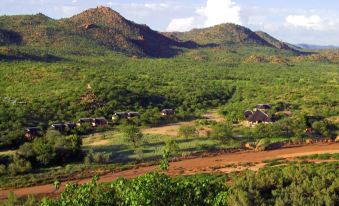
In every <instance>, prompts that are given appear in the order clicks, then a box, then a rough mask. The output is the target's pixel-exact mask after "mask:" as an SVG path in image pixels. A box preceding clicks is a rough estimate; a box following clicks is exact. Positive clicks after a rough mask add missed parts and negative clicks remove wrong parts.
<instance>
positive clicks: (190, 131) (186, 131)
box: [178, 125, 198, 138]
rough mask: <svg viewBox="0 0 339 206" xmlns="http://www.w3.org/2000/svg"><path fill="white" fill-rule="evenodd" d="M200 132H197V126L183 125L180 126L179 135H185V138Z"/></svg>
mask: <svg viewBox="0 0 339 206" xmlns="http://www.w3.org/2000/svg"><path fill="white" fill-rule="evenodd" d="M197 134H198V132H197V129H196V127H195V126H192V125H182V126H180V128H179V134H178V135H179V136H182V137H185V138H188V137H191V136H194V135H197Z"/></svg>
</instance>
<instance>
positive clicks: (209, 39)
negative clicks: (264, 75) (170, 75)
mask: <svg viewBox="0 0 339 206" xmlns="http://www.w3.org/2000/svg"><path fill="white" fill-rule="evenodd" d="M220 44H223V45H226V44H227V45H229V44H233V45H256V46H267V47H274V48H277V49H283V50H293V51H295V50H296V47H293V46H291V45H289V44H286V43H284V42H281V41H279V40H277V39H275V38H273V37H271V36H270V35H268V34H266V33H264V32H253V31H251V30H250V29H248V28H246V27H243V26H239V25H235V24H221V25H217V26H214V27H210V28H205V29H193V30H192V31H189V32H173V33H163V34H162V33H159V32H157V31H154V30H152V29H150V28H149V27H148V26H147V25H141V24H137V23H134V22H132V21H130V20H127V19H125V18H124V17H123V16H121V15H120V14H119V13H118V12H116V11H114V10H112V9H110V8H108V7H103V6H101V7H97V8H93V9H88V10H86V11H84V12H82V13H80V14H77V15H75V16H72V17H70V18H65V19H60V20H55V19H52V18H49V17H48V16H46V15H44V14H41V13H39V14H36V15H16V16H1V17H0V46H5V45H21V46H28V47H30V48H32V47H34V48H36V49H44V48H45V49H48V50H61V51H62V52H65V51H66V52H71V53H72V54H84V53H86V52H88V51H98V50H104V51H117V52H121V53H124V54H127V55H131V56H132V55H133V56H148V57H173V56H175V55H177V54H179V53H181V52H182V51H183V50H184V49H185V48H198V47H201V46H202V47H205V46H216V45H220Z"/></svg>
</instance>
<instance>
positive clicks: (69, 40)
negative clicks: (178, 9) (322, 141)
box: [0, 7, 339, 205]
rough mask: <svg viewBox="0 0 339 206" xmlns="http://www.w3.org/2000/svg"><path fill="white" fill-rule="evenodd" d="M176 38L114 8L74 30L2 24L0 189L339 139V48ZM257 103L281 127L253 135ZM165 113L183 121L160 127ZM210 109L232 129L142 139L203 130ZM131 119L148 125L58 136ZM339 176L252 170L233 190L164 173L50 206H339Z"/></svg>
mask: <svg viewBox="0 0 339 206" xmlns="http://www.w3.org/2000/svg"><path fill="white" fill-rule="evenodd" d="M207 34H208V35H207ZM165 35H167V36H170V37H171V38H169V37H166V36H164V34H160V33H158V32H155V31H152V30H151V29H149V28H148V27H146V26H144V25H138V24H135V23H133V22H131V21H128V20H126V19H124V18H123V17H122V16H120V15H119V14H118V13H116V12H114V11H112V10H111V9H109V8H103V7H100V8H96V9H91V10H88V11H85V12H83V13H81V14H79V15H76V16H74V17H71V18H68V19H62V20H53V19H51V18H49V17H47V16H45V15H43V14H37V15H31V16H21V15H19V16H12V17H9V16H2V17H0V152H3V153H4V155H1V156H0V174H1V176H0V184H1V186H2V187H17V186H23V185H31V184H36V183H51V182H54V181H55V180H56V179H60V180H62V179H64V180H65V179H68V178H70V176H72V177H73V178H79V177H84V176H86V177H88V176H92V175H93V171H100V172H107V171H111V170H113V169H117V168H120V169H121V168H124V167H131V166H132V165H134V164H135V163H137V162H140V161H147V160H159V159H161V158H162V161H161V165H162V166H161V169H163V170H166V169H167V168H168V163H169V158H170V157H174V156H180V155H181V156H186V155H189V154H191V153H194V152H201V151H206V150H212V149H227V148H234V147H240V145H244V143H248V142H253V143H255V146H256V147H257V148H256V149H257V150H266V149H269V148H271V147H272V144H274V143H276V141H280V140H293V141H294V140H297V141H299V140H302V139H305V138H335V137H336V136H338V126H339V125H338V116H339V108H338V106H337V105H338V99H339V96H338V95H339V94H338V92H337V91H338V74H339V69H338V63H339V61H338V60H339V53H338V52H337V51H326V52H322V53H319V54H312V55H306V54H305V53H301V52H298V51H295V48H294V47H293V46H291V45H288V44H286V43H284V42H280V41H277V40H276V39H274V38H273V37H270V36H269V35H267V34H265V33H262V32H257V33H255V32H252V31H250V30H249V29H247V28H244V27H241V26H237V25H231V24H230V25H229V24H226V25H219V26H216V27H212V28H208V29H206V30H193V31H191V32H187V33H172V34H165ZM181 40H184V41H188V42H183V41H181ZM192 40H194V41H196V43H194V42H192ZM198 44H200V45H198ZM126 54H127V55H126ZM146 57H173V58H146ZM259 103H269V104H271V105H272V109H270V110H269V111H267V113H268V115H269V116H270V117H271V118H272V120H273V123H271V124H258V125H256V126H252V127H251V126H250V125H248V124H247V121H246V120H245V118H244V111H245V110H252V109H253V108H254V107H255V105H256V104H259ZM166 108H172V109H175V112H176V114H175V115H171V116H161V114H160V111H161V110H162V109H166ZM212 108H214V109H215V108H218V109H219V112H220V113H221V114H222V115H223V116H224V117H225V122H216V121H209V120H200V121H197V125H193V124H192V125H188V126H182V127H181V128H180V129H179V130H180V131H179V136H178V137H172V136H169V135H149V134H143V132H142V131H143V128H147V127H150V126H152V127H155V126H162V125H164V124H168V123H173V122H179V121H184V120H185V121H192V120H194V119H197V118H200V117H201V116H202V114H204V113H205V112H206V111H208V110H209V109H212ZM125 111H134V112H139V113H140V117H139V118H132V119H123V120H119V121H117V122H109V124H108V125H107V126H106V127H93V126H92V125H91V124H89V123H88V124H83V125H82V126H80V127H76V128H75V129H66V130H65V131H61V132H58V131H56V130H52V129H51V128H50V125H51V124H54V123H62V122H69V121H70V122H76V121H77V120H78V119H79V118H86V117H87V118H89V117H105V118H106V119H108V120H110V119H111V118H112V115H113V114H114V113H115V112H125ZM190 123H191V122H190ZM26 127H38V128H40V129H41V131H42V134H41V136H40V137H37V138H35V139H34V138H33V140H30V139H29V138H27V137H25V128H26ZM201 129H203V130H204V131H205V132H206V135H205V134H203V133H201ZM97 137H99V138H98V139H99V141H98V142H97V141H96V140H97V139H96V138H97ZM174 138H175V139H174ZM88 139H94V140H93V142H90V141H91V140H88ZM82 141H89V142H90V143H88V142H87V143H88V144H84V145H82ZM100 141H102V142H104V144H101V143H102V142H100ZM8 149H11V150H13V151H14V152H11V153H7V150H8ZM1 154H2V153H1ZM318 158H320V157H318ZM321 158H328V156H325V157H321ZM331 158H332V157H331ZM333 159H334V157H333ZM277 162H279V161H276V162H273V163H271V165H272V166H273V165H275V164H277ZM121 163H124V164H121ZM335 167H336V163H331V164H321V165H308V164H305V165H290V166H288V167H279V168H277V169H265V170H263V171H260V172H259V173H258V174H254V173H251V172H248V173H246V174H244V176H243V177H241V178H235V179H233V181H234V183H235V184H234V185H232V186H230V185H226V184H225V177H215V176H208V175H207V176H204V175H202V176H197V177H179V178H175V179H170V178H169V177H167V176H166V175H163V174H157V173H155V174H149V175H146V176H143V177H140V178H137V179H135V180H119V181H116V182H114V183H112V184H111V185H98V184H97V183H96V181H95V180H94V181H92V182H91V183H89V184H87V185H85V186H77V185H71V186H69V187H68V188H67V191H66V193H63V194H62V196H61V198H60V200H44V201H43V204H44V205H65V204H80V205H81V204H83V205H86V204H89V205H112V204H117V205H152V204H153V205H155V204H156V203H158V205H163V204H165V203H171V204H172V205H185V204H186V205H192V204H193V205H227V204H229V205H250V204H252V203H253V205H265V204H266V205H274V204H275V205H333V203H334V205H335V204H336V203H337V202H338V197H337V193H338V189H337V183H338V181H337V179H336V178H335V177H336V176H337V172H336V171H334V168H335ZM305 171H306V172H305ZM289 174H298V175H299V174H300V175H299V176H298V175H297V176H293V177H292V176H289ZM311 177H312V178H311ZM140 184H143V185H146V186H145V187H140ZM308 186H309V187H308ZM154 188H155V189H156V190H155V193H152V191H154V190H153V189H154ZM103 191H104V192H103ZM180 195H185V197H187V198H186V199H183V198H178V197H179V196H180ZM170 197H174V198H170ZM11 201H13V202H15V201H16V200H15V198H12V200H11ZM29 201H31V200H29Z"/></svg>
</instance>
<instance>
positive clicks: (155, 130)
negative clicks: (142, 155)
mask: <svg viewBox="0 0 339 206" xmlns="http://www.w3.org/2000/svg"><path fill="white" fill-rule="evenodd" d="M203 119H206V120H211V121H216V122H222V121H224V117H223V116H221V115H219V114H218V112H217V111H216V110H213V111H211V112H208V113H206V114H204V115H203ZM194 124H195V121H188V122H178V123H174V124H168V125H165V126H161V127H152V128H147V129H143V130H142V132H143V133H144V134H160V135H169V136H178V132H179V128H180V127H181V126H188V125H194Z"/></svg>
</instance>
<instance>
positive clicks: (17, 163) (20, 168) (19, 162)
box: [7, 157, 32, 175]
mask: <svg viewBox="0 0 339 206" xmlns="http://www.w3.org/2000/svg"><path fill="white" fill-rule="evenodd" d="M7 169H8V172H9V173H10V174H12V175H16V174H22V173H26V172H29V171H30V170H31V169H32V165H31V163H30V162H28V161H26V160H24V159H21V158H19V157H15V158H14V159H13V161H12V162H11V163H10V164H9V165H8V168H7Z"/></svg>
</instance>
